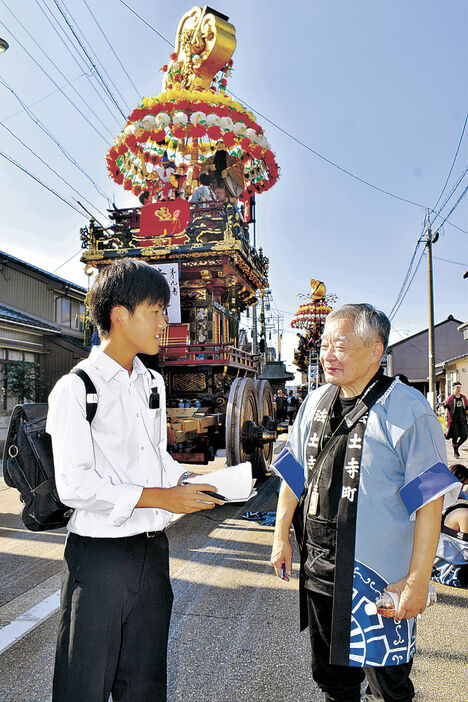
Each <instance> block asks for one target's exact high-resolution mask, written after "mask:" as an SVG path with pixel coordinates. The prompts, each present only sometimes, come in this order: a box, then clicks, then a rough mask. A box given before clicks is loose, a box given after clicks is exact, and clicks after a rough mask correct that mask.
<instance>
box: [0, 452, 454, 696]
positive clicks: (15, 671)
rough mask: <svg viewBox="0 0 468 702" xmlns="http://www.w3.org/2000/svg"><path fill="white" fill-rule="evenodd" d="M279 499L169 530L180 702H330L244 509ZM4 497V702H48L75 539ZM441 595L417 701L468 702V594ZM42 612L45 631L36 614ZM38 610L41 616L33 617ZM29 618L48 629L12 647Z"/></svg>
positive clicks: (418, 669) (260, 531) (293, 596)
mask: <svg viewBox="0 0 468 702" xmlns="http://www.w3.org/2000/svg"><path fill="white" fill-rule="evenodd" d="M465 455H466V454H465ZM449 461H450V459H449ZM276 487H277V479H276V478H270V479H269V480H268V481H267V482H266V483H264V484H263V485H262V486H261V487H260V490H259V495H258V496H257V497H255V498H253V499H252V500H251V501H250V502H249V503H248V504H234V505H224V506H222V507H216V508H215V509H214V510H212V511H210V512H209V513H208V514H201V513H195V514H192V515H185V516H184V517H183V518H181V519H179V520H178V521H177V522H175V523H174V524H173V525H171V527H170V528H169V530H168V536H169V541H170V545H171V575H172V583H173V589H174V596H175V600H174V609H173V616H172V626H171V637H170V645H169V685H168V687H169V692H168V699H169V700H170V701H171V702H182V701H183V702H240V701H241V700H245V699H253V700H259V701H262V702H263V701H264V702H267V701H268V702H286V701H287V702H315V701H316V700H320V699H322V698H321V694H320V693H319V692H318V691H317V689H316V687H315V685H314V684H313V683H312V681H311V677H310V673H309V643H308V636H307V633H306V632H303V633H302V634H300V633H299V631H298V594H297V577H296V578H293V579H292V581H291V582H290V583H286V582H283V581H280V580H278V579H277V578H276V577H275V576H274V575H273V571H272V568H271V567H270V565H269V556H270V547H271V540H272V532H273V527H269V526H261V525H260V524H259V523H258V522H253V521H247V520H245V519H242V516H241V515H242V513H243V512H244V511H245V510H246V509H247V510H251V511H258V510H273V509H275V503H276ZM5 488H6V486H5V484H4V482H3V480H1V481H0V490H1V492H0V508H1V511H2V518H1V530H0V581H1V594H0V597H1V599H0V627H1V628H0V650H3V652H2V653H0V680H1V683H0V686H1V687H0V699H1V701H2V702H50V693H51V676H52V668H53V655H54V647H55V630H56V625H57V614H56V610H55V609H54V607H56V605H57V601H56V600H54V593H56V592H57V590H58V589H59V581H60V576H59V571H60V565H61V556H62V551H63V543H64V538H65V535H64V533H62V532H48V533H41V534H33V533H31V532H27V531H26V530H25V529H24V527H23V526H22V524H21V521H20V519H19V516H18V515H19V511H20V503H19V501H18V499H17V496H16V493H15V492H14V491H13V490H9V489H5ZM296 563H297V558H296ZM436 589H437V592H438V596H439V603H438V604H437V606H436V607H434V608H431V610H429V611H428V612H427V613H426V614H425V615H424V616H423V617H422V619H421V622H420V626H419V635H418V654H417V656H416V658H415V664H414V668H413V671H414V675H413V679H414V683H415V687H416V689H417V697H416V700H418V702H462V700H465V699H466V697H465V694H464V690H465V688H466V679H464V678H465V676H464V672H463V668H464V663H466V648H467V647H466V638H465V639H464V635H465V631H466V627H465V626H464V623H463V622H464V616H465V611H466V600H467V591H466V590H457V589H454V588H448V587H444V586H440V585H436ZM44 602H45V604H44ZM47 602H48V603H49V609H50V608H52V613H51V614H50V616H47ZM41 603H42V604H41ZM38 605H40V606H41V607H42V608H43V612H42V614H43V615H44V616H45V618H44V619H41V615H40V613H39V614H37V606H38ZM33 608H36V615H34V612H33V614H32V615H31V610H32V609H33ZM27 612H29V613H30V614H29V615H28V616H26V617H24V618H23V619H26V620H27V619H29V620H31V621H33V619H34V616H37V619H38V621H40V623H39V624H38V625H37V626H35V628H32V629H31V630H30V632H29V633H27V634H26V635H24V636H23V637H22V638H20V639H19V640H17V642H16V643H13V644H12V645H10V647H7V645H8V644H7V639H6V638H5V637H4V638H1V637H2V635H4V634H5V633H8V632H10V635H11V636H13V637H14V636H15V635H17V634H18V631H20V625H21V623H22V620H21V616H22V615H25V613H27ZM19 618H20V619H19ZM12 623H14V624H15V625H16V629H15V630H12V626H13V625H12ZM23 624H24V621H23ZM33 625H34V623H33ZM26 626H30V624H27V623H26Z"/></svg>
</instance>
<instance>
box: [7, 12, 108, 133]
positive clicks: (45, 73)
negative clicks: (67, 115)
mask: <svg viewBox="0 0 468 702" xmlns="http://www.w3.org/2000/svg"><path fill="white" fill-rule="evenodd" d="M0 24H1V25H2V27H4V28H5V30H6V31H7V32H8V33H9V34H10V35H11V36H12V37H13V39H14V40H15V41H16V42H17V43H18V45H19V46H21V48H22V49H23V51H25V52H26V54H27V55H28V56H29V58H30V59H31V60H32V61H34V63H35V64H36V66H37V67H38V68H39V69H40V70H41V71H42V73H44V75H46V76H47V78H48V79H49V80H50V81H51V83H53V84H54V85H55V87H56V88H58V90H59V91H60V92H61V93H62V95H63V96H64V97H65V98H66V99H67V100H68V102H69V103H70V104H71V105H72V106H73V107H74V108H75V110H77V112H79V113H80V115H81V116H82V117H83V119H84V120H85V121H86V122H87V123H88V124H89V125H90V126H91V127H92V128H93V129H94V131H95V132H96V134H98V135H99V136H100V137H101V139H102V140H103V141H104V143H105V144H106V145H107V144H108V142H107V140H106V137H105V136H104V135H103V134H101V132H100V131H99V129H98V128H97V127H96V125H95V124H93V123H92V122H91V121H90V120H89V119H88V118H87V117H86V115H85V114H84V113H83V112H82V111H81V110H80V108H79V107H78V105H76V104H75V103H74V102H73V100H72V99H71V98H70V97H69V96H68V95H67V94H66V93H65V92H64V91H63V90H62V88H61V87H60V86H59V85H58V83H57V82H56V81H55V80H54V79H53V78H52V76H51V75H50V74H49V73H48V72H47V71H46V70H45V68H43V67H42V66H41V64H40V63H39V62H38V61H37V60H36V59H35V58H34V56H33V55H32V54H31V53H30V52H29V51H28V50H27V49H26V47H25V46H24V44H22V43H21V42H20V40H19V39H18V38H17V37H16V36H15V35H14V34H13V32H12V31H11V30H10V29H8V27H7V26H6V24H5V23H4V22H2V20H0ZM68 83H69V81H68Z"/></svg>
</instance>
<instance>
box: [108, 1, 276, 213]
mask: <svg viewBox="0 0 468 702" xmlns="http://www.w3.org/2000/svg"><path fill="white" fill-rule="evenodd" d="M208 10H209V11H208ZM227 19H228V18H227V17H226V16H225V15H222V14H221V13H219V12H217V11H215V10H211V9H208V8H206V7H205V9H203V10H202V8H200V7H198V6H196V7H194V8H192V9H191V10H190V11H189V12H187V13H186V14H185V15H184V16H183V17H182V19H181V21H180V23H179V28H178V31H177V36H176V42H175V51H174V52H173V53H172V54H171V57H170V58H171V60H170V62H169V63H168V64H167V65H164V66H163V67H162V69H161V70H162V71H163V73H164V77H163V83H162V88H163V90H162V92H161V93H160V94H159V95H158V96H156V97H145V98H143V100H142V102H141V104H140V105H139V106H138V107H137V108H136V109H135V110H133V112H132V114H131V115H130V116H129V118H128V120H127V123H126V125H125V126H124V128H123V130H122V131H121V132H120V134H119V135H118V136H117V138H116V139H115V143H114V145H113V146H112V147H111V148H110V149H109V152H108V154H107V167H108V171H109V174H110V175H111V177H112V178H113V179H114V180H115V182H116V183H118V184H120V185H123V187H124V189H126V190H129V191H132V192H133V194H134V195H137V196H138V195H140V194H141V193H142V192H143V191H145V190H147V191H148V192H149V199H150V201H152V200H157V199H172V198H175V197H176V196H177V192H183V194H184V196H185V197H188V196H189V195H190V194H191V193H192V192H193V190H194V189H195V187H196V186H197V184H198V179H199V175H200V173H201V172H203V171H206V172H208V173H209V172H210V171H212V170H214V168H215V165H214V160H215V156H216V153H217V151H220V150H221V151H225V152H226V168H225V170H224V171H223V178H224V179H225V181H226V182H228V183H229V184H230V189H231V191H232V193H233V195H234V196H235V197H238V198H240V199H241V200H245V201H246V200H248V198H250V197H251V196H252V195H254V194H259V193H261V192H264V191H265V190H268V189H269V188H271V187H272V186H273V185H274V184H275V182H276V180H277V179H278V175H279V172H278V165H277V163H276V160H275V157H274V154H273V152H272V151H271V149H270V147H269V145H268V142H267V140H266V138H265V135H264V132H263V129H262V127H261V126H260V125H259V124H258V123H257V121H256V119H255V117H254V115H253V114H252V113H251V112H249V111H248V110H247V109H246V108H244V107H243V106H242V105H241V104H240V103H239V102H238V101H236V100H233V99H231V98H230V97H228V96H227V95H226V94H225V91H226V86H227V78H228V77H229V75H230V74H231V71H232V58H231V56H232V53H233V51H234V49H235V46H236V39H235V28H234V26H233V25H232V24H230V23H229V22H228V21H227ZM169 182H170V183H171V184H172V186H173V187H172V188H171V187H169V186H168V185H167V183H169Z"/></svg>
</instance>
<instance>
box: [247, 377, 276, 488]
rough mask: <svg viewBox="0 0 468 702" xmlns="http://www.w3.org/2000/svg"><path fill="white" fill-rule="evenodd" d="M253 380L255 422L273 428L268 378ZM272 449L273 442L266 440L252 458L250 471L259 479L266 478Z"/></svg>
mask: <svg viewBox="0 0 468 702" xmlns="http://www.w3.org/2000/svg"><path fill="white" fill-rule="evenodd" d="M254 382H255V392H256V395H257V405H258V419H257V424H258V425H262V426H263V427H264V428H265V429H269V430H270V429H272V428H273V427H272V422H273V417H274V411H273V393H272V391H271V385H270V383H269V382H268V380H255V381H254ZM273 426H274V425H273ZM273 449H274V443H273V442H269V441H268V442H266V443H264V444H263V447H261V448H259V449H258V450H257V452H256V454H255V455H254V457H253V460H252V471H253V475H254V477H255V478H257V479H260V480H261V479H262V478H263V479H264V478H266V475H267V471H268V470H269V468H270V464H271V462H272V460H273Z"/></svg>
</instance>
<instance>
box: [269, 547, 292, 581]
mask: <svg viewBox="0 0 468 702" xmlns="http://www.w3.org/2000/svg"><path fill="white" fill-rule="evenodd" d="M292 554H293V550H292V546H291V542H290V541H289V539H286V540H284V541H283V540H280V539H275V540H274V541H273V548H272V550H271V559H270V563H271V565H272V566H273V568H274V569H275V571H276V575H277V576H278V578H281V577H282V575H281V567H282V566H284V577H283V579H284V580H286V581H287V582H289V578H290V577H291V572H292Z"/></svg>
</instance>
